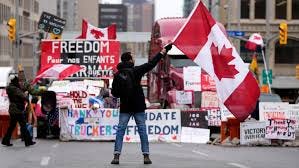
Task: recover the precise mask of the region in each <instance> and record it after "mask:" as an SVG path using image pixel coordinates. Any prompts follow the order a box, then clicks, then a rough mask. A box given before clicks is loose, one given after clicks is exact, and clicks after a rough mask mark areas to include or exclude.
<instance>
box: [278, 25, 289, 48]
mask: <svg viewBox="0 0 299 168" xmlns="http://www.w3.org/2000/svg"><path fill="white" fill-rule="evenodd" d="M287 42H288V24H287V23H285V22H282V23H280V25H279V44H284V45H285V44H287Z"/></svg>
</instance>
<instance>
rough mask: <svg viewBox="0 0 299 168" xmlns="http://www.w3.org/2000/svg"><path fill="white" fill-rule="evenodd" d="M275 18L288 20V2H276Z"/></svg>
mask: <svg viewBox="0 0 299 168" xmlns="http://www.w3.org/2000/svg"><path fill="white" fill-rule="evenodd" d="M275 18H276V19H286V18H287V0H275Z"/></svg>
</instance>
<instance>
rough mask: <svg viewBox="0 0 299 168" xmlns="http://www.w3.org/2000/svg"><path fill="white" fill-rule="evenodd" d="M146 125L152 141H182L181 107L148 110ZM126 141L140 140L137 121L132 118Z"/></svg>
mask: <svg viewBox="0 0 299 168" xmlns="http://www.w3.org/2000/svg"><path fill="white" fill-rule="evenodd" d="M146 125H147V133H148V139H149V141H150V142H157V141H165V142H180V141H181V112H180V110H179V109H149V110H146ZM124 141H125V142H139V141H140V138H139V134H138V131H137V126H136V124H135V121H134V120H133V119H132V118H131V119H130V121H129V124H128V128H127V130H126V134H125V137H124Z"/></svg>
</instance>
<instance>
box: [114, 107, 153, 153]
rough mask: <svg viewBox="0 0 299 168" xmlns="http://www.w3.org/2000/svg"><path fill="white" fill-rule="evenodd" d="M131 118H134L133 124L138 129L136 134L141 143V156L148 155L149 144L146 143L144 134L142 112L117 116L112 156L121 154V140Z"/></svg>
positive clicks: (143, 114) (146, 139) (146, 138)
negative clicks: (117, 121)
mask: <svg viewBox="0 0 299 168" xmlns="http://www.w3.org/2000/svg"><path fill="white" fill-rule="evenodd" d="M131 116H134V119H135V123H136V125H137V128H138V133H139V136H140V141H141V151H142V153H143V154H149V143H148V137H147V133H146V125H145V113H144V112H140V113H134V114H129V113H120V114H119V123H118V127H117V131H116V140H115V144H114V154H120V153H121V149H122V145H123V138H124V135H125V131H126V128H127V126H128V122H129V120H130V117H131Z"/></svg>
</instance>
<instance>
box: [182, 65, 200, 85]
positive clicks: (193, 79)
mask: <svg viewBox="0 0 299 168" xmlns="http://www.w3.org/2000/svg"><path fill="white" fill-rule="evenodd" d="M200 74H201V68H200V67H199V66H188V67H184V68H183V75H184V90H193V91H201V76H200Z"/></svg>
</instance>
